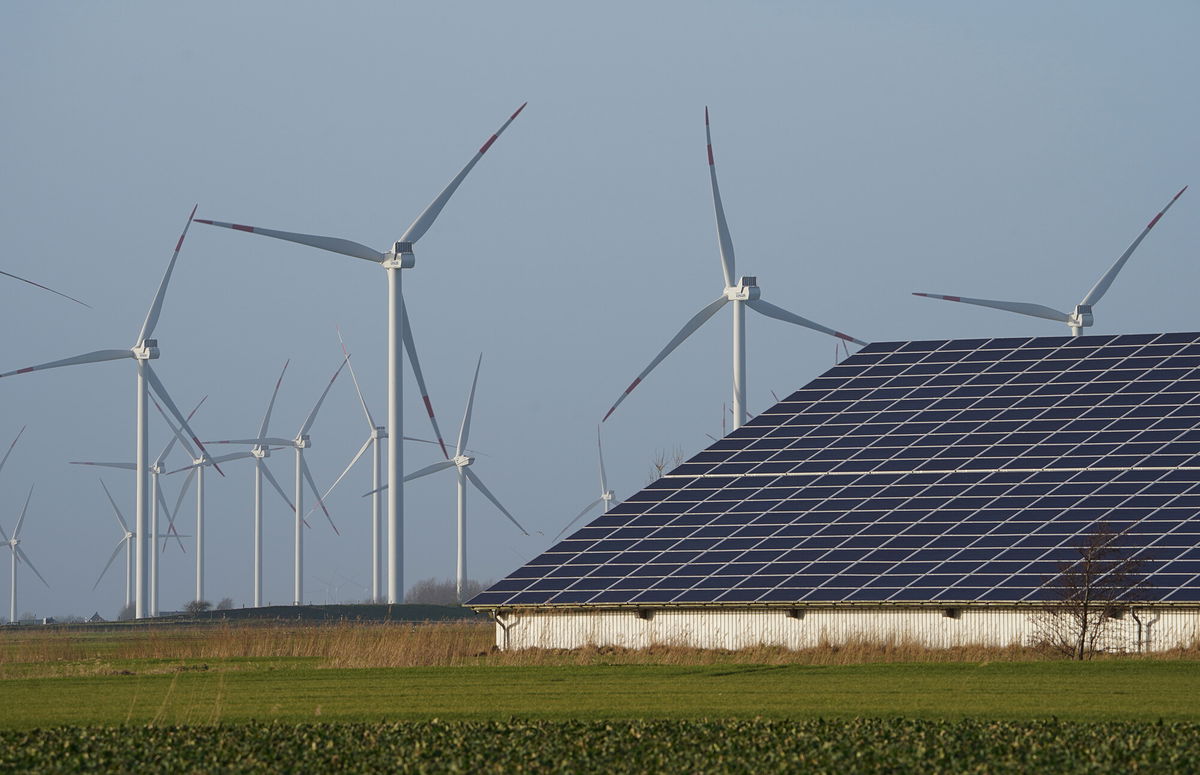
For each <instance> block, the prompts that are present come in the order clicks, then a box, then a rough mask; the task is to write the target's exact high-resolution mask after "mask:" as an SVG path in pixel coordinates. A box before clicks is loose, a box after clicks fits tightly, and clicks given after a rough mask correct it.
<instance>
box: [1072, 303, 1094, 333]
mask: <svg viewBox="0 0 1200 775" xmlns="http://www.w3.org/2000/svg"><path fill="white" fill-rule="evenodd" d="M1074 317H1075V325H1077V326H1079V327H1080V328H1085V327H1087V326H1090V325H1092V323H1093V322H1094V318H1093V317H1092V305H1091V304H1078V305H1076V306H1075V315H1074Z"/></svg>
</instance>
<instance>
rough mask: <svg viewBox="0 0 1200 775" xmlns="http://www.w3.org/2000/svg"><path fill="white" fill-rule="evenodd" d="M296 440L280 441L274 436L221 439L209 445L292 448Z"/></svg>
mask: <svg viewBox="0 0 1200 775" xmlns="http://www.w3.org/2000/svg"><path fill="white" fill-rule="evenodd" d="M295 442H296V440H295V439H280V438H276V437H274V436H268V437H266V438H259V439H220V440H219V441H210V442H208V443H209V444H213V445H216V444H250V445H254V446H267V447H290V446H292V445H293V444H295Z"/></svg>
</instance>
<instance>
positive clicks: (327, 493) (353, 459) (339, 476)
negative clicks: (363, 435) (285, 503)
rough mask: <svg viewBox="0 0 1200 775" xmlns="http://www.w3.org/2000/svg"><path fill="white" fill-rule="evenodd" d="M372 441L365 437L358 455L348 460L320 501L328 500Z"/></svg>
mask: <svg viewBox="0 0 1200 775" xmlns="http://www.w3.org/2000/svg"><path fill="white" fill-rule="evenodd" d="M373 441H375V437H374V436H368V437H367V441H366V443H364V444H363V445H362V447H360V448H359V450H358V454H356V455H355V456H354V457H353V458H351V459H350V463H349V465H347V466H346V468H345V469H344V470H343V471H342V473H341V474H339V475H338V478H337V479H334V480H333V484H331V485H329V489H328V490H326V491H325V495H324V496H322V500H324V499H326V498H328V497H329V494H330V493H332V492H333V488H334V487H337V486H338V482H340V481H342V479H343V478H345V476H346V474H348V473H350V469H351V468H354V464H355V463H357V462H358V461H359V459H360V458H361V457H362V456H363V454H365V453H366V451H367V450H368V449H370V448H371V442H373ZM309 513H310V514H311V513H312V512H311V511H309Z"/></svg>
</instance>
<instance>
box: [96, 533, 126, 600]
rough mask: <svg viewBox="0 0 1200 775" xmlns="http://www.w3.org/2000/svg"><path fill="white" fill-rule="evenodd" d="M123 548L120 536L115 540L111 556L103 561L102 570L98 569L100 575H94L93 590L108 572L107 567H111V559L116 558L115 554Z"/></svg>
mask: <svg viewBox="0 0 1200 775" xmlns="http://www.w3.org/2000/svg"><path fill="white" fill-rule="evenodd" d="M124 548H125V539H124V538H122V539H121V540H120V541H117V548H116V549H113V553H112V556H111V557H109V558H108V562H106V563H104V570H102V571H100V575H99V576H97V577H96V583H95V584H93V585H92V589H93V590H94V589H95V588H96V587H98V586H100V582H101V581H103V580H104V574H105V573H108V569H109V568H111V567H112V564H113V560H115V559H117V555H118V554H120V553H121V550H122V549H124Z"/></svg>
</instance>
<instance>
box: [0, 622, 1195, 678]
mask: <svg viewBox="0 0 1200 775" xmlns="http://www.w3.org/2000/svg"><path fill="white" fill-rule="evenodd" d="M494 637H495V635H494V630H493V626H492V625H491V623H489V622H436V623H423V624H374V623H370V624H365V623H341V624H332V625H329V624H326V625H295V624H272V625H262V624H258V625H250V624H228V623H223V624H218V625H213V626H207V627H161V628H149V629H138V630H130V631H125V632H111V631H108V632H105V631H102V632H94V631H88V630H83V629H74V628H59V629H46V630H30V631H9V632H0V678H3V677H16V676H23V677H30V676H33V675H80V674H95V673H105V672H114V671H119V670H120V669H121V668H122V667H123V666H125V665H127V664H128V663H131V662H133V661H140V662H142V664H140V665H139V666H138V669H139V671H145V670H146V669H147V667H148V666H147V665H146V664H145V662H146V661H150V662H158V663H160V666H159V670H160V671H172V670H179V669H188V668H187V667H186V665H187V664H188V663H195V662H200V661H204V660H213V661H224V664H222V666H221V669H238V667H239V665H238V661H239V660H242V659H246V660H258V661H260V662H261V661H263V660H268V661H275V662H286V661H289V660H303V661H304V663H305V664H306V665H308V666H313V665H315V666H317V667H330V668H368V667H375V668H381V667H382V668H388V667H434V666H448V667H453V666H458V665H510V666H534V665H608V664H611V665H618V664H621V665H624V664H653V665H711V664H726V663H729V664H733V663H737V664H766V665H785V664H786V665H792V664H798V665H851V664H870V663H887V662H928V663H934V662H975V663H979V662H1018V661H1039V660H1048V659H1055V658H1058V657H1057V656H1056V655H1055V654H1053V653H1052V652H1050V651H1048V650H1046V649H1037V648H1032V647H1025V646H1015V645H1014V646H1006V647H997V646H960V647H956V648H949V649H931V648H927V647H924V646H921V645H918V644H915V643H908V642H898V641H886V640H884V641H880V640H869V639H861V640H855V641H851V642H848V643H841V644H835V643H829V642H826V643H822V644H820V645H818V646H816V647H814V648H808V649H800V650H791V649H786V648H781V647H777V646H759V647H755V648H747V649H739V650H733V651H731V650H719V649H698V648H689V647H682V646H673V645H656V646H650V647H649V648H644V649H628V648H618V647H612V646H601V647H596V646H589V647H584V648H580V649H570V650H567V649H524V650H520V651H510V652H502V651H497V650H495V649H494V648H493V643H494ZM1101 658H1108V659H1113V658H1121V659H1200V643H1196V644H1192V645H1191V646H1190V647H1188V648H1184V649H1175V650H1173V651H1168V652H1160V653H1155V654H1151V655H1137V656H1130V655H1125V656H1121V657H1101ZM180 663H184V664H183V665H181V664H180ZM205 667H207V666H205Z"/></svg>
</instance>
